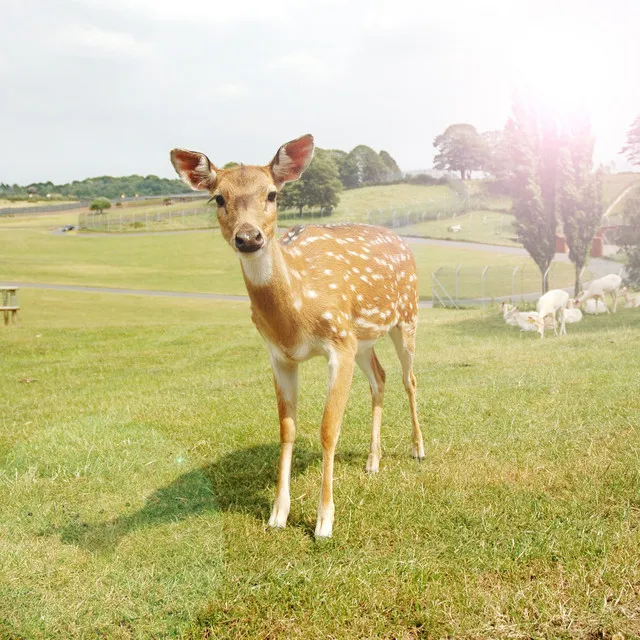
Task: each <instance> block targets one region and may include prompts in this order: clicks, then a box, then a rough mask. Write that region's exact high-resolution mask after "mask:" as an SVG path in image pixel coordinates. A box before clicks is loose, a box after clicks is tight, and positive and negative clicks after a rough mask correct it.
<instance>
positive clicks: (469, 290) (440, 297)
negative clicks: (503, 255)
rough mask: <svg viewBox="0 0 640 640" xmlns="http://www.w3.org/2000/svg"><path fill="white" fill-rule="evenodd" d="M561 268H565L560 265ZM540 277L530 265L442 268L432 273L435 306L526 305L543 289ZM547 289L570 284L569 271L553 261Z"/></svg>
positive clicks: (545, 276) (546, 280)
mask: <svg viewBox="0 0 640 640" xmlns="http://www.w3.org/2000/svg"><path fill="white" fill-rule="evenodd" d="M563 266H564V265H563ZM542 278H543V276H542V274H541V273H540V270H539V269H538V268H537V267H536V266H535V265H532V264H527V263H523V264H520V265H516V266H512V265H489V264H485V265H481V266H465V265H463V264H457V265H454V266H446V267H445V266H442V267H439V268H438V269H436V271H434V272H433V273H432V274H431V285H432V286H431V294H432V300H433V305H434V306H439V307H452V308H456V309H457V308H459V307H461V306H478V305H486V304H489V303H491V302H494V301H495V300H507V301H510V302H513V303H529V302H532V301H534V300H536V299H537V298H538V297H539V296H540V294H541V289H542ZM544 278H545V282H546V283H547V289H565V288H568V287H570V286H571V285H572V284H573V278H574V274H573V271H572V269H566V268H561V266H560V263H557V262H553V263H552V264H551V266H550V267H549V269H547V271H546V272H545V274H544Z"/></svg>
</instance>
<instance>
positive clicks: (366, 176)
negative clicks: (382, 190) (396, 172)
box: [348, 144, 388, 187]
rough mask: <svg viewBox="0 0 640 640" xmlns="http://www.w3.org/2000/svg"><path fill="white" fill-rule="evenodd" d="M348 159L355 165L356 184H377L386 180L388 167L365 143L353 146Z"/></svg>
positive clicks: (359, 185)
mask: <svg viewBox="0 0 640 640" xmlns="http://www.w3.org/2000/svg"><path fill="white" fill-rule="evenodd" d="M348 157H349V159H350V161H351V162H352V163H353V164H354V165H355V167H357V182H358V184H357V185H356V186H358V187H361V186H365V185H374V184H379V183H380V182H386V180H387V174H388V169H387V167H386V166H385V164H384V162H383V161H382V159H381V158H380V156H379V155H378V154H377V153H376V152H375V151H374V150H373V149H372V148H371V147H367V145H365V144H360V145H358V146H357V147H354V148H353V149H352V150H351V151H350V153H349V156H348Z"/></svg>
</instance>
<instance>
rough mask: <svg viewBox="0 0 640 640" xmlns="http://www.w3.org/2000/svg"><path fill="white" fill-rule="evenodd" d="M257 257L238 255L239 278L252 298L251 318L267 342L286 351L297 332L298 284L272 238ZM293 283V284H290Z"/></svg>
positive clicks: (295, 339) (292, 343)
mask: <svg viewBox="0 0 640 640" xmlns="http://www.w3.org/2000/svg"><path fill="white" fill-rule="evenodd" d="M257 253H258V254H259V255H255V254H249V255H242V254H241V255H240V264H241V265H242V275H243V276H244V281H245V284H246V286H247V292H248V293H249V298H250V299H251V319H252V320H253V322H254V324H255V325H256V327H257V329H258V331H259V332H260V333H261V334H262V335H263V336H264V337H265V338H266V339H267V340H269V341H270V342H272V343H273V344H277V345H279V346H282V347H285V348H288V347H292V346H295V345H296V344H297V342H298V336H299V331H300V318H299V317H298V316H299V306H298V305H297V304H295V302H296V300H298V299H299V297H300V295H299V292H298V291H297V290H298V289H299V284H298V282H297V281H296V280H295V279H292V278H291V274H290V270H289V267H288V265H287V261H286V259H285V256H284V254H283V252H282V250H281V249H280V244H279V242H278V241H277V240H276V239H275V238H274V239H272V240H271V242H269V245H268V247H267V249H266V251H259V252H257ZM292 280H293V281H292Z"/></svg>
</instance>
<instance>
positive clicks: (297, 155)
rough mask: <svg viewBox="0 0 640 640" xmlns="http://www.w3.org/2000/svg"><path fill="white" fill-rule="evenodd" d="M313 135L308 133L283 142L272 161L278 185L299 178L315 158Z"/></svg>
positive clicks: (272, 168)
mask: <svg viewBox="0 0 640 640" xmlns="http://www.w3.org/2000/svg"><path fill="white" fill-rule="evenodd" d="M313 146H314V145H313V136H312V135H311V134H310V133H308V134H307V135H306V136H301V137H300V138H296V139H295V140H291V142H287V143H286V144H283V145H282V146H281V147H280V148H279V149H278V153H276V155H275V157H274V158H273V160H272V161H271V165H270V168H271V173H272V174H273V179H274V180H275V182H276V184H277V185H278V187H280V185H282V184H284V183H285V182H291V181H292V180H297V179H298V178H299V177H300V176H301V175H302V173H303V171H304V170H305V169H306V168H307V167H308V166H309V164H311V160H312V159H313Z"/></svg>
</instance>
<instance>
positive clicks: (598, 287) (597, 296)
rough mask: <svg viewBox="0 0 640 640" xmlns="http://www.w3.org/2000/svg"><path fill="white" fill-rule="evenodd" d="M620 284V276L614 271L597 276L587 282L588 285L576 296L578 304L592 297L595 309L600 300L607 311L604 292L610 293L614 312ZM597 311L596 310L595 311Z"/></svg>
mask: <svg viewBox="0 0 640 640" xmlns="http://www.w3.org/2000/svg"><path fill="white" fill-rule="evenodd" d="M621 285H622V278H621V277H620V276H619V275H618V274H616V273H610V274H609V275H606V276H603V277H602V278H597V279H596V280H592V281H591V282H590V283H589V286H588V287H587V288H586V289H585V290H584V291H583V292H582V293H581V294H580V296H579V297H578V300H577V302H578V304H582V303H583V302H584V301H585V300H590V299H591V298H593V299H594V300H595V301H596V309H597V308H598V300H602V304H604V308H605V309H606V310H607V313H609V307H607V302H606V300H605V298H604V296H605V294H606V293H609V294H611V299H612V300H613V313H615V312H616V306H617V304H618V289H620V286H621ZM596 313H597V311H596Z"/></svg>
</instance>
